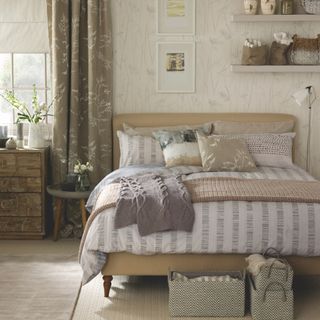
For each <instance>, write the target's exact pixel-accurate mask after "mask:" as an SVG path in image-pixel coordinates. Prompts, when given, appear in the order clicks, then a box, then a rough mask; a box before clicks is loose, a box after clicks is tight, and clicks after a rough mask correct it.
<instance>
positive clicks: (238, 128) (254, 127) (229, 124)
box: [214, 120, 294, 134]
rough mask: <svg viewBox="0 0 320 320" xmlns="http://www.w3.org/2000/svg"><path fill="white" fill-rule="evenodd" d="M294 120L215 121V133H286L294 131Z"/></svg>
mask: <svg viewBox="0 0 320 320" xmlns="http://www.w3.org/2000/svg"><path fill="white" fill-rule="evenodd" d="M293 127H294V121H293V120H288V121H272V122H239V121H221V120H218V121H215V122H214V134H239V133H241V134H244V133H251V134H252V133H286V132H292V131H293Z"/></svg>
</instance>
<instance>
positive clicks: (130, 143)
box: [117, 131, 164, 168]
mask: <svg viewBox="0 0 320 320" xmlns="http://www.w3.org/2000/svg"><path fill="white" fill-rule="evenodd" d="M117 136H118V138H119V145H120V164H119V166H120V168H122V167H127V166H132V165H139V164H158V165H164V158H163V153H162V150H161V148H160V144H159V142H158V141H156V140H155V139H153V138H152V137H145V136H129V135H128V134H126V133H124V132H123V131H117Z"/></svg>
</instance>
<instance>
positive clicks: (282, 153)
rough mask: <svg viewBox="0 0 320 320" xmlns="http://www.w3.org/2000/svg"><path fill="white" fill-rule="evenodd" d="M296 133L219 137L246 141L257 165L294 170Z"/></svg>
mask: <svg viewBox="0 0 320 320" xmlns="http://www.w3.org/2000/svg"><path fill="white" fill-rule="evenodd" d="M295 135H296V134H295V133H294V132H289V133H282V134H273V133H262V134H230V135H219V136H217V137H224V138H233V139H234V138H237V139H239V138H240V139H244V140H245V141H246V143H247V146H248V149H249V152H250V154H251V155H252V157H253V159H254V161H255V163H256V165H258V166H263V167H277V168H292V167H293V163H292V146H293V139H294V137H295Z"/></svg>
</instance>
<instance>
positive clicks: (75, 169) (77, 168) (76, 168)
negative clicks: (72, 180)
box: [73, 164, 80, 173]
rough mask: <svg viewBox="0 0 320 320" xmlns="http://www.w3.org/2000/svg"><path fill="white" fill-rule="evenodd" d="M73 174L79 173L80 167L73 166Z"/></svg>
mask: <svg viewBox="0 0 320 320" xmlns="http://www.w3.org/2000/svg"><path fill="white" fill-rule="evenodd" d="M73 170H74V172H75V173H80V166H79V165H78V164H76V165H75V166H74V169H73Z"/></svg>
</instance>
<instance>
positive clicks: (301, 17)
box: [231, 14, 320, 22]
mask: <svg viewBox="0 0 320 320" xmlns="http://www.w3.org/2000/svg"><path fill="white" fill-rule="evenodd" d="M231 21H232V22H298V21H300V22H302V21H305V22H312V21H318V22H320V15H319V14H290V15H281V14H270V15H269V14H255V15H250V14H234V15H232V16H231Z"/></svg>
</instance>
